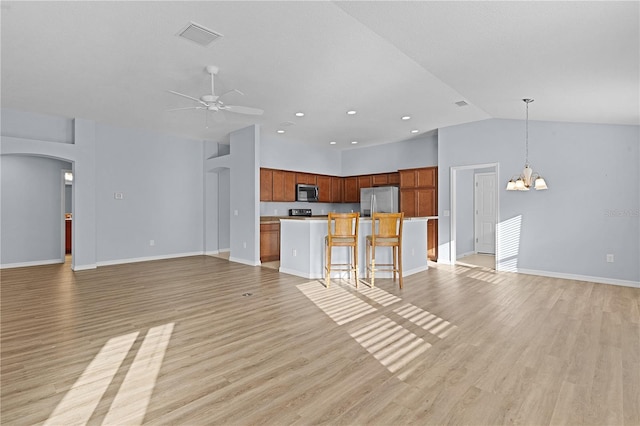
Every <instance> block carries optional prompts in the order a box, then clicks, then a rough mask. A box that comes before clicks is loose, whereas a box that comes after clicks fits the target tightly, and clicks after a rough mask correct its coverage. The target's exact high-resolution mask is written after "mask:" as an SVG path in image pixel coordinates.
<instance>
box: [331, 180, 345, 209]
mask: <svg viewBox="0 0 640 426" xmlns="http://www.w3.org/2000/svg"><path fill="white" fill-rule="evenodd" d="M343 192H344V178H341V177H338V176H331V202H332V203H342V201H343V198H344V197H343V195H342V194H343Z"/></svg>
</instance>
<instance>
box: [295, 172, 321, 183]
mask: <svg viewBox="0 0 640 426" xmlns="http://www.w3.org/2000/svg"><path fill="white" fill-rule="evenodd" d="M296 183H304V184H306V185H316V184H317V181H316V175H314V174H311V173H296Z"/></svg>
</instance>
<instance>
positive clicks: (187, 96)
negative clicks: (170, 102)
mask: <svg viewBox="0 0 640 426" xmlns="http://www.w3.org/2000/svg"><path fill="white" fill-rule="evenodd" d="M167 92H169V93H173V94H174V95H178V96H182V97H183V98H187V99H191V100H192V101H196V102H199V103H201V104H202V105H204V106H207V103H206V102H202V101H201V100H200V99H198V98H194V97H193V96H189V95H185V94H184V93H179V92H174V91H173V90H167Z"/></svg>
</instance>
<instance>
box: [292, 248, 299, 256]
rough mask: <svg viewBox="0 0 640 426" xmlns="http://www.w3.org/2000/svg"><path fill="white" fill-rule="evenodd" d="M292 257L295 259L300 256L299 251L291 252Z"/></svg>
mask: <svg viewBox="0 0 640 426" xmlns="http://www.w3.org/2000/svg"><path fill="white" fill-rule="evenodd" d="M291 255H292V256H293V257H296V256H297V255H298V251H297V250H296V249H293V250H292V251H291Z"/></svg>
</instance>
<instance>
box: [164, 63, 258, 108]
mask: <svg viewBox="0 0 640 426" xmlns="http://www.w3.org/2000/svg"><path fill="white" fill-rule="evenodd" d="M205 70H206V71H207V73H209V75H211V93H210V94H205V95H202V96H200V98H196V97H194V96H189V95H185V94H184V93H180V92H175V91H173V90H169V91H168V92H169V93H173V94H174V95H178V96H182V97H183V98H187V99H190V100H192V101H196V102H198V104H199V105H196V106H192V107H187V108H174V109H170V110H169V111H180V110H185V109H204V110H207V111H213V112H217V111H228V112H233V113H236V114H245V115H262V114H263V113H264V111H263V110H261V109H259V108H252V107H247V106H240V105H227V104H225V103H224V102H222V101H221V100H220V98H222V97H223V96H225V95H227V94H229V93H231V92H236V93H238V94H240V95H244V93H242V92H241V91H240V90H238V89H231V90H229V91H227V92H225V93H223V94H221V95H216V92H215V88H214V78H215V76H216V75H217V74H218V72H219V71H220V69H219V68H218V67H217V66H215V65H207V66H206V67H205Z"/></svg>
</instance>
